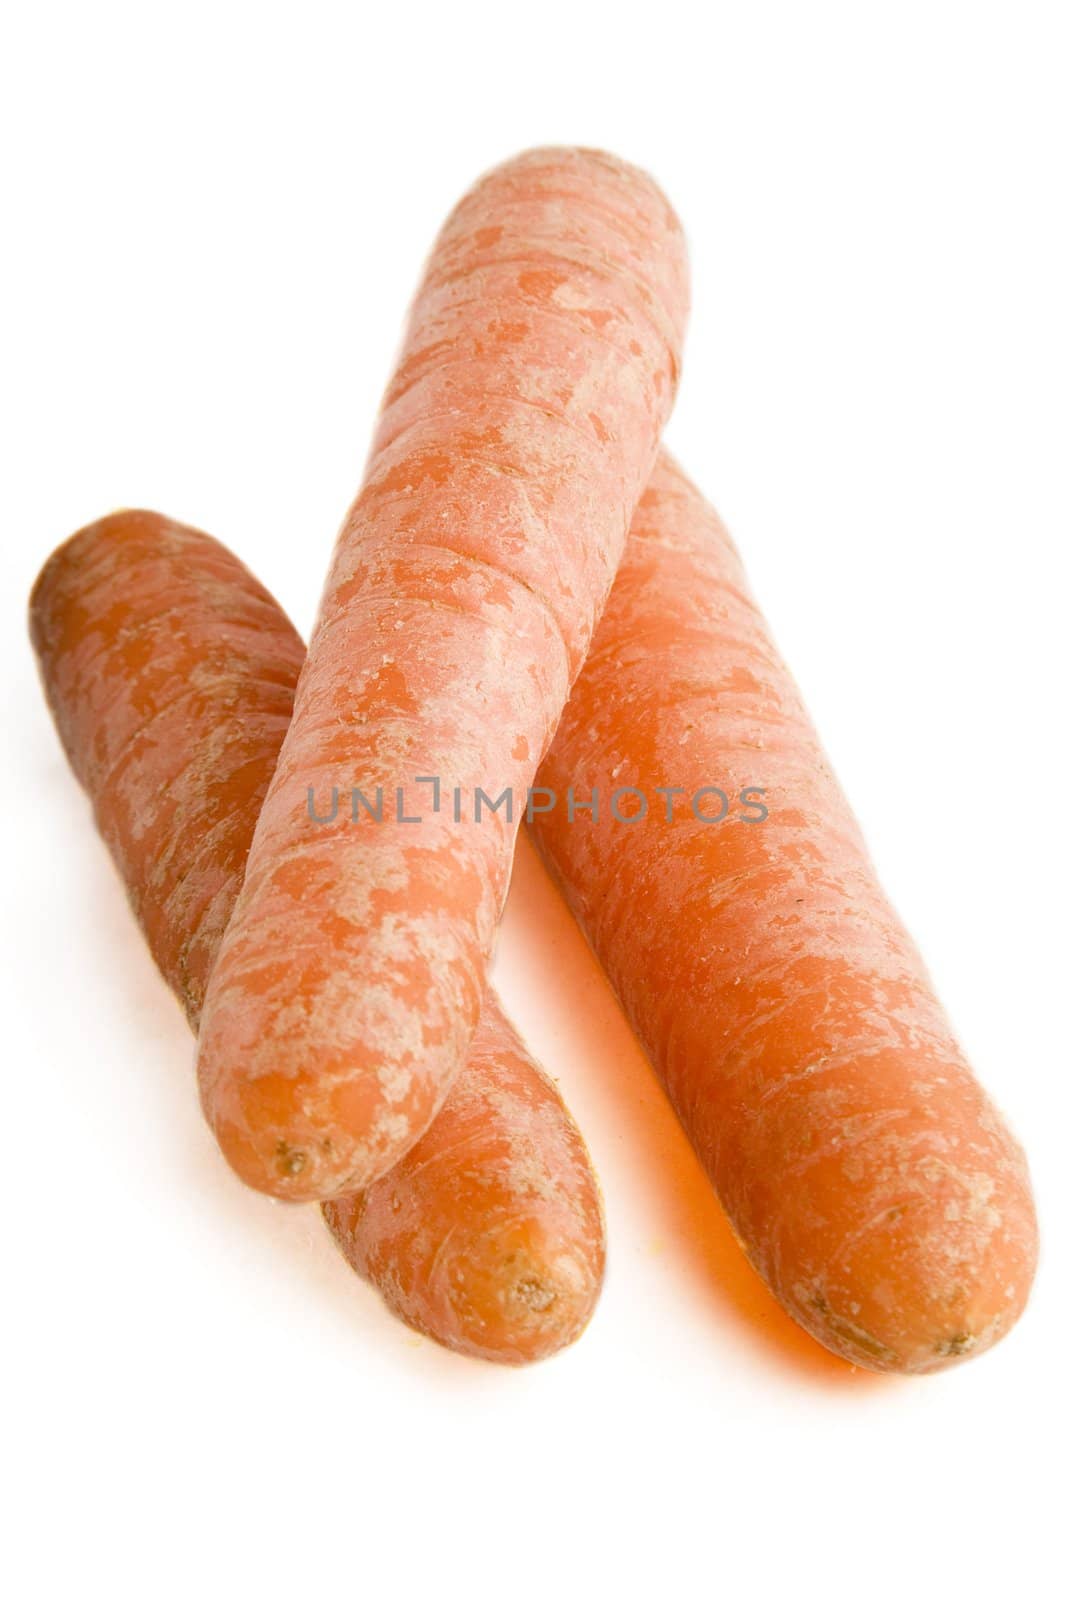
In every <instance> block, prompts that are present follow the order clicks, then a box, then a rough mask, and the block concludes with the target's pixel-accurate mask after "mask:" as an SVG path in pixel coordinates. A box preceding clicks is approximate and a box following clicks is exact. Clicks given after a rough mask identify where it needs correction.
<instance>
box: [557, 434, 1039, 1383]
mask: <svg viewBox="0 0 1067 1600" xmlns="http://www.w3.org/2000/svg"><path fill="white" fill-rule="evenodd" d="M538 782H539V783H540V784H542V785H544V786H546V787H547V788H550V789H552V790H554V791H555V792H556V794H557V796H559V797H560V799H559V801H558V803H557V805H556V807H555V808H554V809H553V810H551V811H546V812H544V813H543V814H538V815H537V816H536V817H535V819H534V822H533V832H534V836H535V838H536V841H537V843H538V845H539V847H540V849H541V852H542V854H543V856H544V857H545V859H546V861H547V862H548V864H549V865H550V867H551V868H552V869H553V871H554V873H555V875H556V877H557V879H558V881H559V882H560V884H561V886H562V889H563V891H564V894H565V896H566V898H567V900H568V902H569V904H570V906H571V908H572V910H573V911H574V913H575V915H576V916H577V919H578V921H579V923H580V924H581V926H582V928H583V929H584V931H585V933H586V935H587V937H588V939H589V941H590V943H591V945H592V947H593V949H594V950H595V951H596V953H597V954H598V956H599V958H600V960H601V962H602V964H603V966H604V968H605V971H606V972H607V975H608V977H609V979H610V980H611V982H612V984H613V986H614V988H615V990H616V992H617V993H618V995H619V998H620V1000H621V1002H622V1005H623V1007H624V1009H625V1011H626V1014H627V1016H628V1017H629V1019H630V1021H631V1023H632V1025H633V1027H634V1029H635V1031H636V1033H637V1034H638V1037H639V1038H640V1039H641V1041H642V1042H643V1044H644V1046H645V1048H646V1050H647V1052H648V1054H649V1056H650V1058H651V1060H652V1062H653V1064H654V1066H655V1068H656V1070H657V1072H658V1073H659V1076H660V1077H661V1079H662V1081H663V1083H664V1085H665V1087H666V1089H667V1091H668V1093H669V1095H670V1097H671V1099H672V1101H673V1104H674V1106H675V1108H676V1110H677V1113H678V1116H679V1118H680V1120H681V1122H682V1124H683V1126H684V1127H685V1129H686V1131H687V1133H688V1135H689V1138H690V1140H691V1141H692V1143H693V1145H694V1147H695V1149H696V1151H697V1153H698V1155H699V1157H700V1159H701V1160H702V1162H703V1164H704V1166H705V1168H706V1169H707V1171H708V1173H709V1175H710V1177H711V1179H712V1181H713V1183H714V1185H715V1187H716V1189H717V1191H718V1194H719V1197H720V1199H721V1201H722V1204H723V1206H724V1208H725V1210H726V1212H727V1214H728V1216H729V1218H730V1220H731V1223H732V1225H733V1227H734V1230H735V1232H736V1234H737V1236H738V1238H739V1240H740V1242H741V1244H742V1247H743V1248H744V1249H745V1251H746V1252H747V1253H748V1255H749V1257H750V1259H751V1262H752V1264H753V1265H754V1266H755V1268H756V1269H757V1271H758V1272H759V1273H761V1275H762V1276H763V1277H764V1279H765V1280H766V1281H767V1283H768V1284H769V1285H770V1287H771V1289H772V1290H773V1292H774V1293H775V1294H776V1295H777V1297H778V1298H779V1300H780V1301H781V1302H782V1304H783V1305H784V1306H785V1307H786V1309H787V1310H788V1311H789V1312H790V1313H791V1314H792V1315H793V1317H795V1318H796V1320H797V1321H798V1322H800V1323H801V1324H802V1325H803V1326H804V1327H805V1328H807V1329H808V1331H809V1332H810V1333H812V1334H813V1335H814V1336H815V1337H816V1338H817V1339H819V1340H821V1341H822V1343H823V1344H824V1345H826V1346H827V1347H828V1348H829V1349H831V1350H833V1351H835V1352H836V1353H837V1354H839V1355H841V1356H843V1357H844V1358H845V1359H846V1360H848V1361H851V1362H854V1363H855V1364H857V1365H859V1366H864V1367H870V1368H873V1369H876V1370H887V1371H899V1372H924V1371H931V1370H934V1369H936V1368H938V1367H942V1366H946V1365H949V1364H951V1363H953V1362H955V1361H958V1360H959V1359H960V1358H961V1357H964V1356H968V1355H973V1354H976V1353H978V1352H979V1351H981V1350H983V1349H985V1348H986V1347H987V1346H989V1345H990V1344H992V1343H993V1342H994V1341H995V1340H996V1339H998V1338H999V1337H1000V1336H1001V1335H1003V1334H1004V1333H1005V1332H1006V1331H1007V1330H1008V1329H1009V1328H1010V1327H1011V1325H1012V1324H1013V1323H1014V1322H1015V1320H1016V1319H1017V1317H1018V1316H1019V1314H1020V1312H1021V1311H1022V1309H1023V1305H1024V1303H1025V1301H1026V1297H1027V1293H1028V1290H1029V1286H1030V1282H1031V1279H1032V1276H1033V1272H1034V1266H1035V1260H1036V1254H1037V1230H1036V1221H1035V1216H1034V1209H1033V1200H1032V1196H1031V1192H1030V1187H1029V1181H1028V1177H1027V1171H1026V1164H1025V1160H1024V1157H1023V1155H1022V1152H1021V1150H1020V1149H1019V1146H1018V1145H1017V1143H1016V1142H1015V1140H1014V1138H1013V1137H1012V1135H1011V1134H1010V1133H1009V1131H1008V1130H1007V1128H1006V1127H1005V1125H1004V1123H1003V1121H1002V1119H1001V1118H1000V1116H999V1115H998V1114H997V1112H996V1111H995V1110H994V1108H993V1107H992V1105H991V1103H990V1101H989V1099H988V1098H987V1096H986V1095H985V1093H984V1092H983V1091H982V1089H981V1088H980V1086H979V1085H978V1083H977V1081H976V1080H975V1078H974V1076H973V1074H972V1072H971V1070H970V1068H969V1067H968V1065H967V1063H966V1061H965V1060H964V1058H963V1056H962V1054H961V1051H960V1048H959V1046H958V1044H957V1043H956V1040H955V1039H954V1037H953V1035H952V1032H951V1030H950V1028H949V1025H948V1022H947V1021H946V1018H945V1015H944V1012H943V1011H942V1009H941V1006H940V1005H939V1003H938V1001H937V999H936V997H935V995H934V992H933V990H932V988H931V985H930V981H929V978H928V976H927V973H926V970H925V968H924V967H923V965H922V962H921V960H920V958H919V956H918V954H917V952H916V950H915V947H914V945H913V944H912V942H911V940H910V939H909V937H908V936H907V934H906V933H905V931H904V929H903V928H902V926H901V924H900V922H899V920H898V918H897V916H896V915H895V913H894V911H893V910H892V908H891V907H890V905H889V904H888V902H887V900H886V897H885V895H884V893H883V891H882V889H881V888H880V886H879V884H878V881H877V879H876V877H875V875H874V871H873V868H872V866H871V864H870V860H869V857H868V855H867V851H866V849H865V847H864V844H863V841H862V839H861V837H860V834H859V830H858V828H857V825H856V823H855V820H854V818H853V816H852V814H851V812H850V810H849V808H848V805H847V803H846V801H845V799H844V796H843V794H842V792H841V789H840V787H839V785H838V783H837V782H836V780H835V778H834V776H833V774H832V772H831V771H830V768H829V765H828V763H827V760H826V757H825V755H824V753H823V751H822V749H821V747H820V745H819V742H818V739H817V737H816V735H815V732H814V730H813V728H812V726H811V723H810V721H809V720H808V717H807V714H806V712H805V710H804V707H803V705H802V703H801V701H800V698H799V696H798V693H797V690H796V687H795V685H794V683H793V680H792V679H791V677H790V676H789V673H788V671H787V670H786V668H785V666H784V665H783V663H782V661H781V659H780V657H779V656H778V654H777V651H776V649H775V646H774V643H773V641H772V639H771V637H770V634H769V632H768V629H767V626H766V624H765V622H764V620H763V618H762V617H761V615H760V613H759V611H758V610H757V608H756V606H755V603H754V601H753V599H752V597H751V595H750V593H749V589H748V586H747V583H746V580H745V575H744V572H743V570H742V567H741V564H740V561H739V559H738V557H737V554H736V551H735V550H734V547H733V545H732V544H731V542H730V539H729V536H728V535H727V533H726V530H725V529H724V527H723V525H722V523H721V522H720V520H719V518H718V517H717V516H716V514H715V512H714V511H713V510H712V508H711V507H710V506H709V505H708V504H707V503H706V502H705V501H704V500H703V499H702V498H701V496H700V495H699V494H698V493H697V491H696V489H695V488H694V487H693V485H692V484H691V483H690V482H689V481H688V479H687V478H686V477H685V476H684V474H683V473H682V472H681V470H680V469H679V468H678V467H677V465H676V464H675V463H674V462H673V461H671V459H670V458H669V457H668V456H666V455H663V456H661V458H660V460H659V462H658V464H657V467H656V470H655V472H654V473H653V475H652V478H651V480H650V483H649V487H648V489H647V491H646V493H645V496H644V498H643V499H642V501H641V504H640V507H639V509H638V512H637V515H636V517H635V519H634V523H633V527H632V529H631V534H630V540H629V544H628V546H627V551H626V556H625V559H624V561H623V563H622V566H621V567H620V570H619V575H618V578H617V580H616V584H615V587H614V589H613V590H612V594H611V598H610V600H609V603H608V606H607V609H606V611H605V613H604V616H603V619H602V621H601V623H600V626H599V629H598V631H597V634H596V638H595V640H594V642H593V646H592V649H591V651H590V654H589V656H588V659H587V661H586V664H585V667H584V670H583V672H582V675H581V677H580V678H579V680H578V682H577V684H576V686H575V688H574V691H573V694H572V697H571V699H570V701H569V702H568V705H567V707H566V709H565V712H564V714H563V718H562V721H561V724H560V727H559V730H558V732H557V734H556V737H555V739H554V741H553V743H552V747H551V750H550V752H549V754H548V757H547V759H546V760H545V762H544V764H543V766H542V768H541V771H540V773H539V777H538ZM626 786H629V787H631V788H638V789H640V790H641V791H642V792H643V794H644V795H645V796H646V797H647V799H648V801H649V803H650V806H654V807H656V808H657V809H655V810H654V811H653V810H650V813H649V816H648V817H647V818H646V819H645V820H643V821H633V822H629V823H625V822H624V823H620V822H618V821H616V820H615V818H614V817H613V815H612V812H611V810H610V807H609V796H611V795H612V794H613V793H614V792H615V791H617V790H619V789H621V788H623V787H626ZM710 786H715V787H716V788H717V789H720V790H721V791H722V792H723V794H724V795H726V796H727V797H728V799H729V801H730V808H729V809H728V811H727V814H726V816H725V817H724V818H723V820H721V821H715V820H714V819H715V817H716V816H717V815H718V813H719V812H720V811H721V810H722V802H721V800H719V799H718V798H716V797H715V796H713V795H712V793H711V792H710ZM568 787H572V788H573V790H574V793H575V796H576V798H578V799H579V800H581V801H586V802H588V800H589V797H590V795H591V793H592V791H593V790H594V789H598V790H599V792H600V797H601V799H600V812H599V816H598V817H597V818H595V819H594V817H593V816H592V814H591V812H590V811H589V810H588V809H585V810H582V811H577V812H575V813H574V820H573V821H572V820H570V819H569V818H568V815H567V810H566V807H565V805H564V804H563V800H562V796H563V795H564V794H565V792H566V790H567V789H568ZM657 787H661V788H664V789H666V788H668V787H675V788H677V789H678V790H679V791H680V793H679V794H677V795H675V796H674V798H673V802H672V805H673V807H674V808H676V809H675V812H674V821H673V822H667V821H666V805H667V800H666V797H658V796H657V795H656V793H655V791H656V789H657ZM702 788H704V789H706V793H705V795H704V797H703V799H702V800H701V801H700V802H699V808H700V810H701V812H702V813H703V816H704V817H706V818H710V819H711V820H710V821H705V820H701V819H700V818H698V817H697V816H696V815H695V813H694V811H693V807H692V797H693V795H694V794H695V793H696V792H697V791H699V790H701V789H702ZM747 788H752V789H754V788H759V789H760V791H761V797H760V799H758V800H754V801H753V803H752V804H751V806H750V807H748V808H746V807H744V806H743V805H740V804H739V797H740V796H741V792H742V790H744V789H747ZM638 807H639V802H638V801H637V800H636V799H635V798H633V797H629V798H628V799H626V800H624V801H621V802H619V804H618V806H617V809H619V810H620V811H621V812H622V813H623V814H624V815H625V814H631V815H633V814H634V813H635V812H636V810H637V809H638ZM760 807H765V808H766V812H767V814H766V817H765V818H764V819H763V820H760V819H759V808H760ZM627 808H628V810H627Z"/></svg>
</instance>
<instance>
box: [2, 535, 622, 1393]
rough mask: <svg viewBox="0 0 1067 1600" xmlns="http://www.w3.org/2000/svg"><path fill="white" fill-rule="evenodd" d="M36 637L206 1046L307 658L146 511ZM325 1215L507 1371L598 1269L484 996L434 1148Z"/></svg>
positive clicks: (207, 552) (55, 604)
mask: <svg viewBox="0 0 1067 1600" xmlns="http://www.w3.org/2000/svg"><path fill="white" fill-rule="evenodd" d="M30 623H31V633H32V638H33V643H34V647H35V649H36V652H37V657H38V661H39V663H40V668H41V674H42V678H43V681H44V686H45V690H46V693H47V696H48V700H49V703H50V705H51V708H52V712H53V715H54V717H55V720H56V725H57V728H58V730H59V733H60V737H61V739H62V742H63V745H64V748H65V750H66V752H67V755H68V757H69V759H70V763H71V766H72V767H73V769H74V771H75V773H76V775H77V776H78V778H79V780H80V781H81V783H82V784H83V785H84V787H85V788H86V790H87V791H88V793H89V795H90V797H91V798H92V801H93V805H94V808H95V812H96V817H97V821H98V824H99V827H100V831H101V833H102V834H103V836H104V838H105V840H106V842H107V844H108V847H109V848H110V850H111V853H112V855H113V856H114V858H115V861H116V863H117V865H118V868H119V871H120V873H121V875H122V879H123V882H124V883H125V885H126V888H127V892H128V894H129V896H130V900H131V902H132V904H133V908H134V910H135V912H136V913H137V915H138V917H139V919H140V921H141V925H142V927H143V928H144V931H145V934H146V937H147V939H148V943H149V946H150V948H151V951H152V954H153V956H154V958H155V960H156V963H157V965H158V966H159V968H160V971H161V972H162V974H163V976H164V978H165V979H166V980H167V982H168V983H169V985H170V986H171V988H172V989H173V990H174V991H175V993H176V994H177V995H178V997H179V998H180V999H181V1001H182V1003H183V1005H184V1007H185V1011H186V1014H187V1016H188V1018H189V1022H190V1024H191V1026H192V1027H193V1029H194V1031H195V1030H196V1028H197V1025H198V1022H199V1017H200V1011H201V1007H202V1004H203V997H204V989H205V985H206V982H207V979H208V976H209V974H210V971H211V968H212V965H213V962H214V959H215V955H216V953H217V951H218V947H219V943H220V940H221V938H222V933H223V930H224V929H225V927H226V923H227V921H228V918H229V916H230V913H231V911H232V908H233V904H234V901H235V900H236V898H237V892H238V888H239V886H240V881H241V875H242V873H243V870H244V864H245V859H246V857H247V854H248V848H249V845H250V843H251V840H252V833H253V830H254V827H255V822H256V817H257V816H258V814H259V808H260V806H261V804H262V801H263V796H264V794H265V793H266V790H267V785H268V783H269V781H270V776H271V772H272V771H273V768H274V764H275V762H276V760H277V756H278V751H279V749H280V748H281V743H282V739H283V737H284V734H285V729H286V727H287V726H288V722H289V716H290V713H291V710H292V701H293V693H294V689H295V686H296V680H297V675H298V673H299V671H300V667H301V664H302V662H303V658H304V647H303V645H302V644H301V641H300V639H299V636H298V635H297V633H296V631H295V630H294V628H293V627H292V624H291V623H290V622H289V620H288V618H287V617H286V616H285V614H284V613H283V612H282V611H281V609H280V608H279V607H278V605H277V604H276V602H275V601H274V600H273V599H272V598H271V596H270V595H269V594H268V593H267V591H266V590H265V589H264V588H262V586H261V585H260V584H258V583H257V582H256V581H255V579H254V578H253V577H252V576H251V574H250V573H249V572H248V571H247V570H246V569H245V568H244V567H243V566H242V565H241V563H240V562H239V561H237V560H236V558H235V557H234V556H232V555H230V554H229V552H228V551H226V550H225V549H224V548H223V547H222V546H221V545H219V544H217V543H216V542H215V541H214V540H213V539H210V538H208V537H207V535H206V534H202V533H197V532H196V531H194V530H193V529H191V528H186V527H183V526H182V525H181V524H179V523H175V522H170V521H168V520H167V519H166V518H164V517H160V516H157V515H155V514H154V513H152V512H146V511H128V512H120V513H118V514H116V515H115V516H112V517H105V518H104V519H103V520H102V521H101V522H98V523H95V524H93V525H91V526H90V527H88V528H85V529H83V530H82V531H81V532H80V533H78V534H76V535H75V536H74V537H73V538H72V539H71V540H69V541H68V542H67V543H66V544H64V545H62V546H61V547H60V549H59V550H57V551H56V552H55V554H54V555H53V556H52V557H51V558H50V559H49V561H48V562H47V563H46V565H45V567H44V570H43V571H42V573H41V575H40V577H39V579H38V581H37V584H36V586H35V588H34V592H33V597H32V600H31V606H30ZM327 1221H328V1223H329V1226H330V1228H331V1231H332V1232H333V1234H334V1236H335V1238H336V1240H337V1242H338V1244H339V1245H340V1247H341V1249H342V1250H343V1252H344V1254H345V1255H346V1257H347V1258H348V1260H349V1261H350V1262H351V1263H352V1265H353V1266H354V1267H356V1269H357V1270H358V1271H359V1272H360V1273H361V1274H362V1275H363V1276H364V1277H365V1278H367V1279H368V1280H369V1281H370V1282H372V1283H373V1284H375V1286H376V1287H377V1288H378V1289H379V1291H380V1292H381V1293H382V1295H383V1296H384V1297H385V1299H386V1301H387V1302H388V1304H389V1305H390V1306H391V1307H392V1308H393V1310H394V1311H396V1312H397V1313H398V1314H399V1315H400V1316H401V1317H402V1318H403V1319H404V1320H405V1321H406V1322H408V1323H409V1324H411V1325H412V1326H414V1327H416V1328H418V1329H420V1330H421V1331H422V1332H425V1333H427V1334H429V1335H430V1336H431V1337H432V1338H434V1339H437V1340H438V1341H439V1342H440V1343H442V1344H445V1345H447V1346H449V1347H450V1348H451V1349H453V1350H459V1351H462V1352H464V1353H466V1354H471V1355H480V1356H484V1357H487V1358H488V1359H490V1360H494V1361H505V1362H519V1361H529V1360H534V1359H537V1358H538V1357H541V1356H545V1355H549V1354H551V1353H552V1352H553V1351H554V1350H556V1349H559V1348H560V1347H561V1346H562V1345H564V1344H567V1343H569V1342H570V1341H571V1340H572V1339H574V1338H576V1337H577V1335H578V1334H579V1333H580V1331H581V1329H582V1328H583V1326H584V1325H585V1323H586V1321H587V1320H588V1318H589V1316H590V1314H591V1312H592V1309H593V1306H594V1304H595V1301H596V1297H597V1294H598V1292H599V1288H600V1282H601V1278H602V1275H603V1265H604V1242H603V1222H602V1216H601V1210H600V1202H599V1196H598V1192H597V1186H596V1181H595V1179H594V1177H593V1173H592V1169H591V1167H590V1164H589V1158H588V1154H587V1152H586V1149H585V1146H584V1144H583V1143H582V1140H581V1137H580V1135H579V1133H578V1131H577V1129H576V1128H575V1126H574V1124H573V1122H572V1121H571V1119H570V1117H569V1116H568V1115H567V1112H566V1110H565V1108H564V1106H563V1104H562V1101H561V1100H560V1098H559V1095H558V1094H557V1092H556V1090H555V1089H554V1088H553V1086H552V1084H551V1083H550V1082H549V1081H548V1079H547V1078H546V1077H545V1076H544V1074H543V1073H542V1072H541V1071H540V1069H539V1068H538V1067H537V1066H536V1065H535V1063H534V1062H533V1061H532V1060H531V1058H530V1056H529V1055H528V1054H527V1053H526V1051H525V1050H524V1049H523V1047H522V1045H521V1043H520V1042H519V1040H518V1038H517V1037H516V1035H515V1033H514V1031H513V1029H512V1028H511V1026H510V1024H509V1023H508V1022H507V1021H506V1019H505V1018H504V1016H503V1013H502V1012H501V1010H500V1006H499V1002H498V1001H497V1000H496V999H495V997H493V996H492V994H491V993H490V995H489V996H488V998H487V1002H486V1006H485V1010H484V1011H483V1015H482V1020H481V1022H480V1023H479V1026H478V1028H477V1030H476V1031H475V1035H474V1041H473V1045H472V1048H471V1053H470V1056H469V1059H468V1061H467V1063H466V1065H465V1067H464V1069H463V1070H462V1071H461V1072H460V1074H459V1076H458V1078H457V1080H456V1082H455V1084H454V1085H453V1088H452V1091H451V1093H450V1094H449V1096H448V1099H447V1100H446V1101H445V1104H444V1107H443V1108H442V1110H441V1112H440V1115H439V1116H438V1118H437V1120H436V1122H435V1123H434V1125H433V1127H432V1128H431V1129H430V1131H429V1133H427V1134H426V1135H425V1136H424V1137H423V1138H422V1139H421V1140H420V1141H419V1142H418V1143H417V1144H416V1145H415V1147H414V1148H413V1149H412V1150H411V1151H409V1153H408V1154H407V1156H406V1157H405V1158H404V1160H403V1161H402V1162H401V1163H400V1164H399V1165H398V1166H396V1167H394V1169H393V1170H392V1172H390V1173H389V1175H388V1177H387V1178H385V1179H383V1180H382V1181H381V1182H379V1183H378V1184H376V1185H374V1186H373V1187H372V1188H371V1189H370V1190H368V1191H367V1192H366V1193H365V1194H362V1195H358V1196H353V1197H350V1198H346V1199H345V1201H344V1202H343V1203H338V1204H337V1205H336V1206H331V1207H330V1208H329V1209H328V1211H327Z"/></svg>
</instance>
